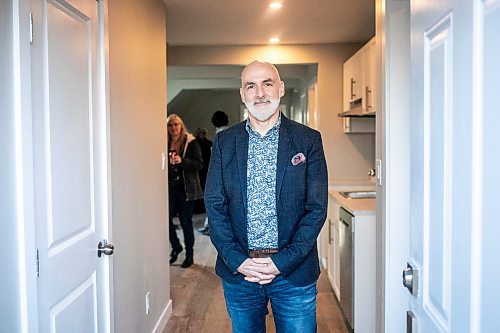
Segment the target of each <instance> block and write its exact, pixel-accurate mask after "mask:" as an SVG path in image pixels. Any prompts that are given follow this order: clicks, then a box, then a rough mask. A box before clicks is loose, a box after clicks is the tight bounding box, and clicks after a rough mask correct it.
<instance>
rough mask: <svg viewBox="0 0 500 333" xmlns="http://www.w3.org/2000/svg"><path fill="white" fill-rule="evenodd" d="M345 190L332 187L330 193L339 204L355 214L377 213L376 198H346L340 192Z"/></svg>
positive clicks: (369, 214) (367, 214)
mask: <svg viewBox="0 0 500 333" xmlns="http://www.w3.org/2000/svg"><path fill="white" fill-rule="evenodd" d="M344 191H345V190H341V191H337V190H333V189H330V190H328V194H329V195H330V197H332V198H333V199H334V200H335V201H336V202H337V203H338V204H339V205H341V206H342V207H344V208H345V209H346V210H347V211H348V212H350V213H351V214H352V215H354V216H371V215H373V216H374V215H375V213H376V206H377V205H376V204H377V202H376V200H375V199H347V198H344V196H343V195H341V194H340V193H339V192H344Z"/></svg>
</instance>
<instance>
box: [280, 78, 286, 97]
mask: <svg viewBox="0 0 500 333" xmlns="http://www.w3.org/2000/svg"><path fill="white" fill-rule="evenodd" d="M283 96H285V82H283V81H280V98H281V97H283Z"/></svg>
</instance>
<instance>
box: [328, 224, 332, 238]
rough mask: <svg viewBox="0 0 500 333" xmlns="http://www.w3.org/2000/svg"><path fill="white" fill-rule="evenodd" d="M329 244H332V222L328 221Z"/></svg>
mask: <svg viewBox="0 0 500 333" xmlns="http://www.w3.org/2000/svg"><path fill="white" fill-rule="evenodd" d="M328 243H329V244H332V220H331V219H328Z"/></svg>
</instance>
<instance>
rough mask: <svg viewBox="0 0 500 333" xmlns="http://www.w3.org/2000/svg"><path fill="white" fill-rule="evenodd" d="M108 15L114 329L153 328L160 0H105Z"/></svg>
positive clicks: (161, 121) (161, 282)
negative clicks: (148, 304)
mask: <svg viewBox="0 0 500 333" xmlns="http://www.w3.org/2000/svg"><path fill="white" fill-rule="evenodd" d="M108 15H109V22H108V23H109V24H108V27H109V89H110V116H111V119H110V123H111V124H110V126H111V128H110V132H111V179H112V215H113V219H112V221H113V230H112V236H113V242H114V245H115V248H116V252H115V254H114V255H113V286H114V319H115V321H114V322H115V332H120V333H127V332H130V333H136V332H152V331H153V329H154V327H155V325H156V324H157V322H158V320H159V319H160V318H161V315H162V313H167V314H168V312H167V311H166V310H167V309H168V305H169V300H170V275H169V265H168V259H169V242H168V227H167V226H168V221H167V179H166V171H165V170H161V154H162V152H165V148H166V136H165V134H166V122H165V105H166V103H167V101H166V91H167V86H166V79H165V78H166V47H165V45H166V21H165V20H166V13H165V5H164V3H163V2H162V1H161V0H142V1H136V0H111V1H109V11H108ZM147 292H150V295H151V296H150V302H151V312H150V313H149V315H146V313H145V295H146V293H147ZM162 329H163V327H160V332H161V330H162Z"/></svg>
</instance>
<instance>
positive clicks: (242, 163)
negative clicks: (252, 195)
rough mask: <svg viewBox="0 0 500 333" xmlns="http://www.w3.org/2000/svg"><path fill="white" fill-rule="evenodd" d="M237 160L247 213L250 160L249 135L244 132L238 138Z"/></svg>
mask: <svg viewBox="0 0 500 333" xmlns="http://www.w3.org/2000/svg"><path fill="white" fill-rule="evenodd" d="M236 159H237V161H238V173H239V175H240V186H241V196H242V198H243V204H244V206H245V212H246V211H247V159H248V133H247V131H246V129H245V127H243V130H242V131H241V132H240V134H239V135H237V136H236Z"/></svg>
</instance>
